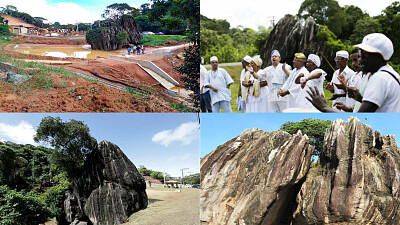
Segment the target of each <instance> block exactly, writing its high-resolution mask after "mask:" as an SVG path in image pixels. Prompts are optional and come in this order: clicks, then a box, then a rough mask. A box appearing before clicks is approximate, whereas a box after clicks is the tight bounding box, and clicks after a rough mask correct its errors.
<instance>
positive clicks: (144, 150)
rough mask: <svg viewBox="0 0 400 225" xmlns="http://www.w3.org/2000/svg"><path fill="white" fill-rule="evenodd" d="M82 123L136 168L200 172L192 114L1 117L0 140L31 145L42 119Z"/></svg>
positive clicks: (174, 173) (195, 120)
mask: <svg viewBox="0 0 400 225" xmlns="http://www.w3.org/2000/svg"><path fill="white" fill-rule="evenodd" d="M48 115H50V116H53V117H61V119H62V120H63V121H69V120H71V119H75V120H80V121H83V122H84V123H85V124H87V125H88V126H89V128H90V134H91V135H92V136H93V137H94V138H96V139H97V141H98V142H100V141H102V140H108V141H110V142H112V143H114V144H116V145H118V146H119V147H120V149H121V150H122V151H123V152H124V153H125V154H126V155H127V156H128V158H129V159H130V160H131V161H132V162H133V163H134V164H135V166H136V167H139V166H140V165H143V166H145V167H146V168H148V169H152V170H155V171H161V172H164V171H165V172H167V173H169V174H170V175H172V176H181V174H182V173H181V171H180V170H181V169H183V168H188V170H185V171H184V172H185V176H186V175H188V174H189V172H191V173H199V172H200V162H199V145H200V143H199V137H200V131H199V124H198V117H197V114H195V113H179V114H178V113H144V114H141V113H106V114H103V113H57V114H41V113H40V114H38V113H24V114H20V113H1V114H0V140H1V141H5V140H7V141H12V142H14V143H18V144H35V143H34V142H33V135H35V134H36V129H37V127H38V126H39V124H40V121H41V120H42V118H44V117H45V116H48Z"/></svg>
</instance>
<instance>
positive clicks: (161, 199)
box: [124, 188, 200, 225]
mask: <svg viewBox="0 0 400 225" xmlns="http://www.w3.org/2000/svg"><path fill="white" fill-rule="evenodd" d="M146 192H147V195H148V197H149V203H150V204H149V206H148V207H147V208H146V209H144V210H141V211H139V212H136V213H134V214H133V215H132V216H131V217H130V218H129V222H128V223H124V225H154V224H158V225H172V224H179V225H198V224H200V222H199V221H200V190H199V189H195V188H187V189H186V188H185V189H182V192H174V190H173V189H172V190H171V189H165V188H148V189H146Z"/></svg>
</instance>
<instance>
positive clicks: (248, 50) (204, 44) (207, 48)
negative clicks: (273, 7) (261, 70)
mask: <svg viewBox="0 0 400 225" xmlns="http://www.w3.org/2000/svg"><path fill="white" fill-rule="evenodd" d="M270 32H271V28H268V29H266V28H265V27H263V26H260V27H259V28H258V31H254V30H253V29H250V28H243V27H240V26H239V27H236V28H231V29H230V24H229V22H227V21H226V20H217V19H209V18H207V17H205V16H203V15H200V35H201V37H200V41H201V49H200V54H201V56H203V57H204V58H205V59H209V58H210V57H211V56H213V55H215V56H217V57H218V60H219V61H220V62H240V61H241V60H242V58H243V56H245V55H250V56H253V55H257V54H259V51H260V49H261V47H262V45H263V44H264V42H265V40H266V39H267V38H268V35H269V33H270ZM205 62H206V63H209V62H207V60H206V61H205Z"/></svg>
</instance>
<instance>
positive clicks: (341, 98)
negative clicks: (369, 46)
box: [325, 50, 355, 105]
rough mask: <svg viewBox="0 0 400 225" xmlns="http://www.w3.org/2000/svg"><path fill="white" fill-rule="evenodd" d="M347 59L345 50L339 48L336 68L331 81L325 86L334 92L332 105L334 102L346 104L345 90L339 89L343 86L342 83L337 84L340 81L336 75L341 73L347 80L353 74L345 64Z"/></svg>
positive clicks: (347, 54)
mask: <svg viewBox="0 0 400 225" xmlns="http://www.w3.org/2000/svg"><path fill="white" fill-rule="evenodd" d="M348 59H349V53H348V52H347V51H344V50H341V51H338V52H336V57H335V62H336V67H337V68H338V70H336V71H335V73H334V74H333V77H332V81H331V83H330V84H328V85H327V86H326V87H325V88H326V89H328V90H329V91H330V92H332V93H334V94H333V96H332V98H331V99H332V100H333V101H332V105H335V103H336V102H341V103H343V104H346V92H345V90H343V89H341V88H344V87H343V86H342V85H339V84H340V81H339V80H338V76H339V75H340V74H343V76H344V77H345V79H347V80H349V79H351V77H352V76H354V74H355V73H354V71H353V70H351V69H350V68H349V67H348V66H347V61H348ZM338 87H340V88H338Z"/></svg>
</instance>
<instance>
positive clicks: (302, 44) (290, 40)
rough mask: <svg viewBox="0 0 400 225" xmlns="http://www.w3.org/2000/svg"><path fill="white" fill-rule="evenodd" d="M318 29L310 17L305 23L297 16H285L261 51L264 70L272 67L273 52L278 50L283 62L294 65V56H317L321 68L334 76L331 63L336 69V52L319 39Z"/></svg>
mask: <svg viewBox="0 0 400 225" xmlns="http://www.w3.org/2000/svg"><path fill="white" fill-rule="evenodd" d="M318 27H319V25H317V24H316V23H315V22H314V20H313V19H312V18H311V17H309V18H308V19H307V20H306V21H305V22H304V21H303V22H302V21H301V19H300V18H299V17H297V16H292V15H289V14H288V15H285V16H284V17H283V18H282V19H280V20H279V22H278V23H277V24H276V26H275V27H274V28H273V29H272V31H271V33H270V35H269V37H268V39H267V41H266V42H265V44H264V46H263V48H262V49H261V51H260V52H261V54H260V55H261V58H262V59H263V65H262V68H264V67H267V66H269V65H271V52H272V50H274V49H278V50H279V52H280V53H281V62H286V63H288V64H290V65H292V61H293V57H294V54H295V53H297V52H302V53H304V54H305V55H306V56H308V55H309V54H311V53H313V54H317V55H318V56H319V57H320V58H321V67H320V68H322V69H323V70H325V71H326V72H327V73H328V74H333V70H332V68H331V66H329V64H328V61H327V60H329V63H330V64H331V65H332V66H333V67H334V68H335V66H336V64H335V61H334V58H335V51H334V50H332V49H330V48H329V47H328V46H327V45H326V43H325V42H326V40H324V39H323V38H319V37H318V36H317V34H318Z"/></svg>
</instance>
